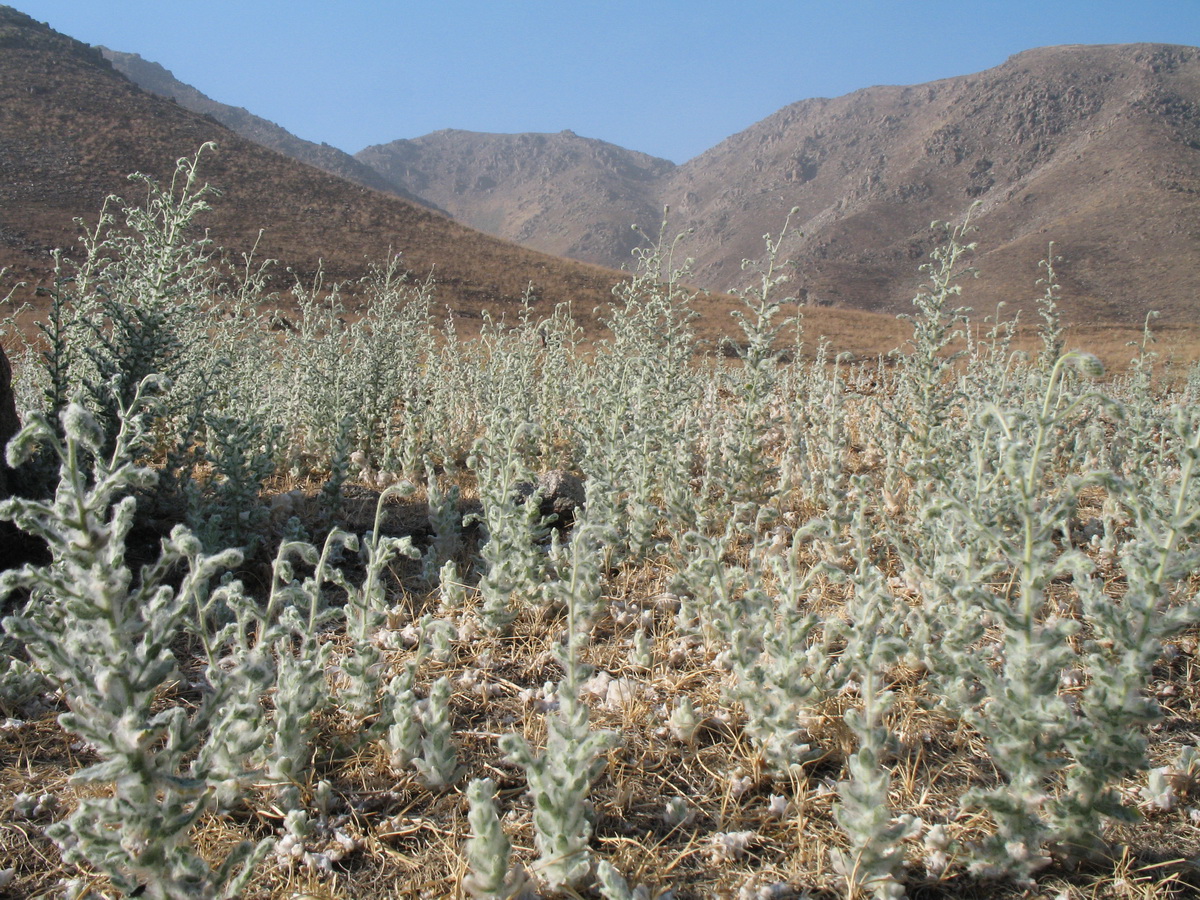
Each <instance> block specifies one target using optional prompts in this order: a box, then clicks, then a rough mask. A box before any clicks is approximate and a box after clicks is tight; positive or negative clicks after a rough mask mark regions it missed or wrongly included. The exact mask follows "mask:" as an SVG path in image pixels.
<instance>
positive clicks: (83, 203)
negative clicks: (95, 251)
mask: <svg viewBox="0 0 1200 900" xmlns="http://www.w3.org/2000/svg"><path fill="white" fill-rule="evenodd" d="M206 141H215V142H216V143H217V150H216V152H214V153H209V154H206V155H205V156H204V157H203V159H202V163H201V174H202V177H203V178H204V179H205V180H207V181H208V182H210V183H211V184H212V185H213V186H214V187H216V188H217V189H219V190H220V192H221V196H220V197H218V198H216V199H215V201H214V202H213V209H212V211H211V212H209V213H207V214H205V215H204V216H203V221H202V222H201V226H202V227H203V228H207V229H209V230H210V231H211V234H212V235H213V237H214V239H216V240H217V242H218V243H219V244H221V245H223V246H225V247H228V248H230V250H231V251H233V252H234V253H240V252H242V251H246V250H249V249H250V248H252V247H253V246H254V245H255V242H256V241H258V251H257V253H258V257H259V258H260V259H261V258H272V259H278V260H281V261H282V265H280V266H279V267H277V272H278V279H277V280H278V281H279V282H280V286H283V287H286V286H288V285H290V284H291V283H292V278H293V277H295V278H300V279H302V280H304V281H309V280H311V279H312V278H314V277H315V276H316V273H317V272H318V270H320V271H322V272H323V275H324V281H325V283H326V284H329V283H331V282H334V281H346V280H349V279H357V278H359V277H360V276H362V275H363V274H364V273H365V271H366V268H367V265H368V263H370V262H381V261H383V260H385V259H386V258H387V257H388V255H389V254H390V253H394V252H401V251H402V252H403V254H404V261H405V264H406V266H407V267H408V268H410V269H411V270H412V271H414V272H415V273H417V274H418V275H420V276H424V275H425V274H427V273H428V272H430V271H431V270H433V271H434V274H435V277H436V280H437V282H438V285H439V287H438V295H437V297H438V302H439V303H447V304H451V305H453V306H454V307H455V308H456V309H458V310H459V311H460V312H462V313H464V314H466V315H468V316H472V315H473V316H478V315H479V314H480V313H481V312H482V311H483V310H491V311H493V312H495V313H497V314H499V313H501V312H503V311H504V310H506V309H510V308H512V307H514V306H515V304H516V303H517V302H518V301H519V298H520V297H521V295H522V293H523V292H524V290H525V288H526V286H527V285H529V284H530V283H532V284H533V285H534V288H535V291H536V292H537V294H538V296H539V297H540V298H544V299H543V300H542V301H541V302H542V303H543V304H547V305H546V306H545V308H546V309H548V308H549V306H548V304H553V303H555V302H559V301H564V300H573V301H574V302H575V304H576V309H577V310H579V311H580V312H581V313H583V314H585V315H586V314H587V313H588V312H590V310H591V309H592V308H593V307H594V306H596V305H597V304H599V303H601V302H603V301H604V300H606V299H608V298H609V297H610V296H611V293H610V291H611V287H612V285H613V284H614V283H615V281H616V280H617V278H619V277H620V276H619V275H618V273H615V272H611V271H606V270H602V269H599V268H596V267H591V266H586V265H583V264H581V263H577V262H572V261H569V260H564V259H559V258H555V257H551V256H547V255H544V254H541V253H537V252H534V251H531V250H528V249H525V248H522V247H518V246H516V245H514V244H510V243H507V242H504V241H501V240H498V239H496V238H493V237H489V236H487V235H484V234H482V233H480V232H478V231H474V230H472V229H469V228H467V227H465V226H463V225H461V224H459V223H456V222H454V221H452V220H450V219H448V218H446V217H445V216H443V215H440V214H438V213H435V212H432V211H430V210H429V209H426V208H424V207H421V206H418V205H416V204H414V203H411V202H408V201H406V200H403V199H401V198H399V197H396V196H393V195H389V194H384V193H380V192H378V191H374V190H370V189H368V188H365V187H363V186H361V185H358V184H354V183H351V182H348V181H346V180H344V179H342V178H339V177H335V176H333V175H330V174H328V173H326V172H323V171H319V170H317V169H314V168H312V167H311V166H307V165H304V164H301V163H299V162H296V161H294V160H291V159H289V158H286V157H284V156H281V155H280V154H278V153H276V152H274V151H271V150H267V149H265V148H263V147H261V146H259V145H258V144H255V143H252V142H251V141H249V140H247V139H245V138H243V137H241V136H240V135H238V134H236V133H234V132H233V131H230V130H229V129H228V128H226V127H225V126H224V125H221V124H220V123H218V122H216V121H215V120H214V119H211V118H206V117H204V116H201V115H198V114H196V113H194V112H192V111H190V110H188V109H186V108H184V107H183V106H182V105H180V104H177V103H174V102H171V101H169V100H166V99H164V98H162V97H158V96H156V95H153V94H150V93H147V92H145V91H143V90H141V89H140V88H138V87H136V86H135V85H133V84H132V83H131V82H130V81H129V80H128V79H126V78H125V77H124V76H122V75H121V74H119V73H118V72H117V71H115V70H114V69H113V67H112V66H111V65H110V64H109V62H108V61H107V60H106V59H104V57H103V56H102V54H101V52H100V51H99V50H97V49H95V48H92V47H89V46H87V45H85V44H82V43H80V42H78V41H75V40H72V39H71V38H69V37H66V36H64V35H61V34H59V33H57V32H55V31H53V30H51V29H50V28H49V27H48V26H46V25H43V24H40V23H38V22H36V21H34V20H33V19H31V18H30V17H29V16H26V15H24V14H22V13H20V12H17V11H16V10H14V9H11V8H9V7H3V6H0V267H3V266H10V267H11V268H12V270H13V271H12V272H11V273H10V274H9V276H8V278H9V279H11V278H13V277H16V278H22V279H26V280H28V281H31V282H35V283H37V282H41V283H44V282H45V281H46V279H47V278H48V277H49V269H50V262H51V259H50V254H51V251H52V250H53V249H54V248H56V247H61V248H64V249H65V250H66V251H67V254H68V255H72V254H76V255H78V250H77V248H76V246H75V245H76V242H77V240H78V237H79V233H80V228H79V226H78V225H76V224H75V222H74V221H73V220H74V219H75V217H77V216H82V217H84V218H85V219H86V220H88V221H90V222H93V223H94V222H95V220H96V218H97V217H98V215H99V211H100V209H101V205H102V203H103V201H104V198H105V197H106V196H108V195H109V194H114V193H115V194H119V195H123V196H126V197H127V198H128V199H129V200H131V201H135V202H136V201H137V200H138V199H139V197H138V196H137V195H138V191H139V188H138V187H136V186H134V185H131V184H130V182H129V181H128V180H127V178H126V175H127V174H128V173H129V172H132V171H140V172H144V173H147V174H149V175H152V176H155V177H157V178H159V179H165V178H169V177H170V175H171V173H172V172H173V171H174V167H175V161H176V160H177V159H179V158H180V157H185V156H191V155H193V154H194V153H195V152H196V150H197V148H199V147H200V146H201V144H203V143H204V142H206ZM260 229H265V230H264V231H263V234H262V238H261V240H259V237H258V236H259V231H260ZM284 266H288V267H290V269H291V272H292V273H294V275H293V274H291V273H289V272H288V271H287V270H285V268H284Z"/></svg>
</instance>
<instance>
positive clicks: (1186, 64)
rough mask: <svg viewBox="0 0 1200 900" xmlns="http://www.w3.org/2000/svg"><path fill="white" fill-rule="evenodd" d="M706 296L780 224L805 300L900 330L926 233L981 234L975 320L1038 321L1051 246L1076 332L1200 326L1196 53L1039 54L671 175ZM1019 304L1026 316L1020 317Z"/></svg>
mask: <svg viewBox="0 0 1200 900" xmlns="http://www.w3.org/2000/svg"><path fill="white" fill-rule="evenodd" d="M659 197H660V198H663V199H665V200H666V201H668V202H673V205H674V208H675V209H677V210H678V212H679V218H678V220H677V224H678V226H679V227H680V228H693V229H695V231H694V234H693V235H692V236H691V237H690V238H689V240H688V241H687V242H686V244H685V251H686V252H687V253H688V254H689V255H691V256H693V257H695V259H696V271H697V274H698V278H699V281H700V282H701V283H703V284H706V285H709V286H717V285H720V286H722V287H726V286H729V285H731V284H734V283H736V282H737V281H738V279H739V277H740V276H741V273H740V271H739V263H740V261H741V259H742V258H743V257H755V256H757V255H758V254H759V253H760V252H761V251H760V239H759V235H761V234H763V233H764V232H767V231H769V232H772V233H777V232H778V231H779V228H780V225H781V223H782V222H783V221H784V218H785V216H787V214H788V211H789V209H791V208H792V207H798V210H797V213H796V214H795V215H794V216H793V218H792V225H793V226H794V227H795V228H796V229H797V232H796V234H795V236H794V238H793V239H792V240H791V241H789V242H785V244H784V248H783V249H784V252H785V253H786V254H787V255H789V256H790V257H791V258H792V259H793V260H795V262H796V263H797V272H798V278H799V285H798V286H799V287H800V289H802V290H806V291H807V293H808V296H809V297H811V298H819V299H821V300H827V301H833V302H835V303H838V304H842V305H848V306H853V307H855V308H859V309H874V310H881V311H899V310H903V309H906V308H908V306H909V301H910V299H911V296H912V282H911V272H912V271H913V268H914V266H915V265H916V264H917V263H918V262H919V261H920V260H922V259H923V258H925V257H926V256H927V255H928V252H929V250H930V249H931V247H932V246H933V237H932V236H931V233H930V230H929V223H930V221H932V220H934V219H949V220H962V219H963V218H964V217H966V216H967V214H968V211H969V210H971V209H972V205H973V204H976V203H977V204H978V206H977V207H976V208H975V209H974V210H973V211H972V212H971V218H972V220H973V221H974V223H975V224H976V225H977V226H978V232H977V234H976V235H975V237H976V239H977V240H978V243H979V251H978V254H977V256H976V257H975V260H974V262H975V265H976V266H977V267H978V269H979V274H980V278H979V280H978V281H977V282H971V283H970V284H968V285H965V286H964V298H965V299H966V300H967V301H968V302H970V304H971V305H972V306H974V307H975V308H976V309H977V310H979V311H981V312H988V313H990V312H992V311H993V309H994V307H995V304H996V303H997V302H1000V301H1002V300H1003V301H1008V302H1009V303H1012V304H1014V305H1017V306H1025V307H1028V305H1029V304H1028V302H1027V301H1028V299H1029V298H1031V297H1034V296H1037V295H1038V294H1039V293H1040V291H1039V290H1036V289H1035V287H1034V281H1035V279H1036V278H1037V277H1038V276H1039V274H1041V273H1040V271H1039V268H1038V261H1039V260H1040V259H1041V258H1043V257H1044V256H1045V255H1046V254H1047V252H1048V244H1049V242H1050V241H1054V242H1055V248H1054V252H1055V254H1056V255H1059V256H1061V257H1062V259H1063V262H1062V263H1061V264H1060V265H1059V266H1058V267H1057V270H1058V273H1059V274H1060V276H1061V278H1062V281H1063V287H1064V291H1063V296H1064V298H1065V300H1064V305H1065V306H1066V308H1067V309H1068V310H1069V312H1070V314H1071V316H1072V317H1073V318H1074V319H1076V320H1077V321H1094V320H1105V321H1117V322H1138V321H1141V320H1142V318H1143V317H1144V316H1145V314H1146V312H1147V311H1148V310H1149V309H1152V308H1153V309H1158V310H1160V311H1161V312H1162V313H1163V314H1164V319H1165V320H1166V321H1175V322H1191V323H1194V322H1197V321H1200V302H1198V301H1200V266H1198V265H1197V263H1198V262H1200V206H1198V205H1197V199H1198V198H1200V50H1197V49H1195V48H1191V47H1175V46H1165V45H1146V44H1138V45H1125V46H1068V47H1051V48H1045V49H1040V50H1032V51H1029V52H1026V53H1021V54H1018V55H1017V56H1014V57H1012V58H1010V59H1009V60H1008V61H1007V62H1005V63H1004V64H1002V65H1000V66H998V67H996V68H994V69H989V70H988V71H986V72H982V73H980V74H978V75H972V76H966V77H961V78H950V79H946V80H943V81H937V82H932V83H930V84H924V85H919V86H916V87H874V88H868V89H866V90H862V91H858V92H856V93H854V94H850V95H849V96H845V97H840V98H837V99H834V100H806V101H803V102H801V103H797V104H794V105H792V106H789V107H786V108H784V109H782V110H780V111H779V112H777V113H775V114H774V115H772V116H770V117H769V118H767V119H765V120H763V121H762V122H759V123H758V124H756V125H754V126H752V127H751V128H749V129H747V130H745V131H743V132H741V133H740V134H737V135H735V136H733V137H731V138H729V139H728V140H726V141H724V142H722V143H721V144H720V145H718V146H717V147H714V148H713V149H712V150H710V151H708V152H706V153H704V154H702V155H701V156H699V157H697V158H696V159H694V160H691V161H690V162H688V163H687V164H685V165H683V166H681V167H680V168H679V169H678V170H677V171H676V172H674V173H672V175H671V177H670V179H669V180H668V182H667V183H666V184H665V185H663V186H662V190H661V193H660V194H659ZM1023 301H1024V302H1023Z"/></svg>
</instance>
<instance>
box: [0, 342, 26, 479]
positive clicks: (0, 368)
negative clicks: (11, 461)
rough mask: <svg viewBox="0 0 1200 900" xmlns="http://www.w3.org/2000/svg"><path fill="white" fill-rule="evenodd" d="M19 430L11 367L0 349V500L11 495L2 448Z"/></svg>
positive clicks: (8, 470) (6, 464)
mask: <svg viewBox="0 0 1200 900" xmlns="http://www.w3.org/2000/svg"><path fill="white" fill-rule="evenodd" d="M20 430H21V420H20V419H18V418H17V401H16V398H14V397H13V388H12V366H10V365H9V364H8V357H7V356H5V355H4V348H3V347H0V500H3V499H4V498H5V497H8V496H9V495H10V494H11V493H12V485H11V477H12V470H11V469H9V468H8V463H7V461H6V460H5V458H4V452H3V451H4V448H5V447H7V446H8V442H9V441H11V440H12V439H13V436H14V435H16V433H17V432H18V431H20Z"/></svg>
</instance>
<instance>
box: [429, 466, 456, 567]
mask: <svg viewBox="0 0 1200 900" xmlns="http://www.w3.org/2000/svg"><path fill="white" fill-rule="evenodd" d="M446 474H447V477H449V476H450V475H451V474H452V470H450V469H448V470H447V473H446ZM425 497H426V503H427V505H428V506H429V524H430V526H431V527H432V528H433V541H432V542H431V543H430V545H429V548H428V549H427V550H426V551H425V554H424V557H423V558H422V560H421V573H422V575H423V576H424V577H425V581H426V582H427V583H429V584H430V585H437V584H440V578H441V573H442V570H443V569H444V568H445V567H446V565H447V564H448V563H453V561H454V556H455V554H456V553H457V552H458V549H459V545H460V543H461V540H462V513H461V512H460V511H459V500H460V492H459V489H458V485H456V484H453V483H451V484H450V487H449V488H448V489H444V488H443V487H442V485H441V482H440V481H439V480H438V476H437V471H436V470H435V468H434V465H433V460H432V459H430V458H428V457H426V459H425Z"/></svg>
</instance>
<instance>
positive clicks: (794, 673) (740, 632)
mask: <svg viewBox="0 0 1200 900" xmlns="http://www.w3.org/2000/svg"><path fill="white" fill-rule="evenodd" d="M736 521H737V516H736V515H735V516H734V517H733V518H732V519H731V528H730V530H729V531H727V532H726V534H725V536H724V537H722V538H710V537H706V536H704V535H699V534H696V533H691V534H689V535H687V537H686V541H685V543H686V545H687V547H688V548H689V550H690V563H689V566H688V569H687V571H686V572H685V576H684V577H685V580H686V582H687V584H688V587H689V588H690V589H691V591H692V592H693V593H694V594H695V596H696V598H697V600H698V602H699V606H700V607H701V608H702V609H703V610H705V613H704V624H705V627H706V628H707V629H708V630H709V631H710V632H711V633H712V634H713V635H714V636H715V637H717V638H718V639H719V640H720V641H721V643H722V644H723V645H724V646H726V647H727V648H728V650H727V659H728V661H729V666H730V669H731V675H732V679H731V681H730V683H729V684H727V685H726V687H725V693H726V696H727V697H728V698H729V699H730V700H733V701H737V702H740V703H741V704H742V707H743V709H744V710H745V713H746V719H747V722H746V733H747V734H748V735H749V736H750V738H751V740H752V741H753V742H754V746H755V749H756V750H757V751H758V752H759V753H760V754H761V755H762V757H763V759H764V760H765V762H766V763H767V765H768V767H770V768H771V769H772V770H773V771H774V772H776V773H777V774H779V775H781V776H787V775H788V774H789V773H790V772H791V771H792V770H793V769H794V768H795V767H797V766H799V765H800V764H801V763H803V762H805V761H806V760H808V759H810V758H811V757H812V756H814V755H815V754H816V753H817V752H818V751H817V750H816V749H815V748H814V747H813V746H812V743H811V737H810V735H809V726H810V725H811V724H812V720H813V718H814V717H815V714H816V711H817V708H818V707H819V706H820V704H821V703H822V702H823V701H824V700H825V699H826V698H827V697H828V696H829V694H830V683H829V675H830V654H829V650H828V647H827V646H826V645H825V637H824V629H823V628H822V624H821V622H820V620H819V619H818V618H817V617H816V616H815V615H813V614H811V613H805V612H803V606H804V605H805V600H806V597H807V594H808V592H809V590H810V588H811V587H812V584H813V583H812V581H811V578H812V574H811V573H812V571H813V570H809V571H808V572H806V571H803V569H802V567H801V566H800V564H799V562H798V558H797V555H796V554H795V553H792V552H789V553H786V554H784V555H783V556H782V557H780V556H769V555H768V554H767V553H766V552H765V551H766V547H765V546H763V545H762V543H761V542H759V543H756V544H755V545H754V546H752V548H751V550H750V554H749V562H748V565H747V566H746V567H742V566H737V565H730V564H729V563H727V562H726V561H725V555H726V549H727V548H728V547H729V546H731V543H732V542H733V541H734V540H735V538H736V536H737V533H738V532H737V530H735V529H736ZM768 571H770V572H771V573H772V574H773V576H774V577H773V579H772V580H773V581H774V584H773V585H772V586H770V587H768V580H767V578H766V575H767V573H768Z"/></svg>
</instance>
